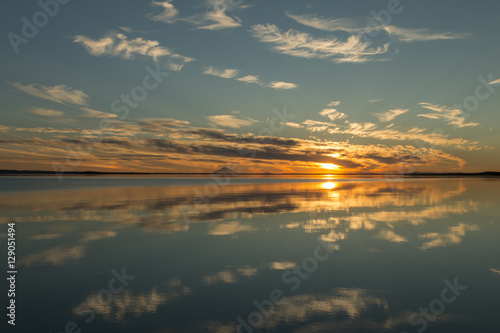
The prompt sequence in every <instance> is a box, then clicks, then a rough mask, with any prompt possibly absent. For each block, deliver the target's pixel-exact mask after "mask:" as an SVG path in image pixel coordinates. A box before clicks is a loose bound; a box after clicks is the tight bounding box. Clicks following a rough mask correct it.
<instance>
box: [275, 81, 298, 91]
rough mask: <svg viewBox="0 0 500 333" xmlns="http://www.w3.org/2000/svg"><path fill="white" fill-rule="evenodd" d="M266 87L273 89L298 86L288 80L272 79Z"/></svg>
mask: <svg viewBox="0 0 500 333" xmlns="http://www.w3.org/2000/svg"><path fill="white" fill-rule="evenodd" d="M268 87H270V88H273V89H295V88H297V87H298V85H296V84H295V83H290V82H280V81H273V82H271V83H269V85H268Z"/></svg>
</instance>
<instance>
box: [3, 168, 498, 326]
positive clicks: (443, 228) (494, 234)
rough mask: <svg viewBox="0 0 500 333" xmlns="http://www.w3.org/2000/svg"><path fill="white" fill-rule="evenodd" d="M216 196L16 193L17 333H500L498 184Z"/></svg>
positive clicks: (6, 202)
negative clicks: (499, 297)
mask: <svg viewBox="0 0 500 333" xmlns="http://www.w3.org/2000/svg"><path fill="white" fill-rule="evenodd" d="M208 182H210V180H208V179H203V178H198V179H184V180H182V179H165V178H153V179H151V178H147V179H145V178H142V179H137V178H134V179H127V180H124V179H123V178H116V179H109V178H96V177H86V178H83V177H74V178H71V177H67V178H65V180H64V181H63V183H62V185H61V184H59V183H58V182H57V181H55V180H54V179H48V178H22V177H20V178H1V179H0V214H1V215H0V222H1V223H0V228H1V229H2V230H0V233H3V235H2V236H4V237H5V233H7V223H9V222H13V221H14V222H16V233H17V235H16V238H17V250H16V251H17V256H16V259H17V269H18V274H17V281H16V283H17V285H16V304H17V313H16V331H18V332H35V331H36V332H54V333H55V332H64V331H65V330H66V331H68V332H71V331H75V332H77V330H78V329H81V331H82V332H157V333H176V332H214V333H226V332H237V331H240V332H423V331H425V332H440V333H443V332H498V324H497V318H498V314H499V310H500V305H499V302H498V296H499V295H500V242H499V236H500V223H499V216H500V210H499V209H498V203H499V202H500V187H499V185H500V182H499V181H498V180H495V179H479V178H477V179H406V180H401V181H395V182H386V181H384V180H383V179H368V180H367V179H356V180H349V179H345V178H344V179H334V178H331V179H323V180H321V179H316V180H305V179H299V180H291V179H280V180H272V179H266V180H265V181H264V182H262V181H260V180H256V179H246V180H243V179H240V180H232V181H231V182H230V184H229V185H225V184H222V185H220V186H204V185H205V184H207V183H208ZM212 185H213V183H212ZM47 188H50V189H51V190H46V191H41V189H47ZM204 193H207V194H204ZM0 240H2V243H0V247H1V249H2V250H1V254H0V260H1V261H2V263H5V262H6V261H7V258H6V242H5V238H2V239H0ZM2 267H4V268H5V265H4V264H2ZM3 271H4V273H3V274H5V269H4V270H3ZM4 281H5V280H4ZM3 285H4V286H5V287H4V288H5V289H4V290H7V289H8V288H7V286H6V285H5V283H4V284H3ZM4 294H5V292H4V291H2V295H4ZM4 297H5V296H4ZM4 304H7V303H6V302H4ZM3 320H5V316H4V319H3ZM4 323H5V322H4ZM4 323H2V325H4ZM68 328H69V329H68Z"/></svg>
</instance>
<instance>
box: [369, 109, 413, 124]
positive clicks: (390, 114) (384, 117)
mask: <svg viewBox="0 0 500 333" xmlns="http://www.w3.org/2000/svg"><path fill="white" fill-rule="evenodd" d="M408 111H409V110H408V109H393V110H389V111H386V112H383V113H373V115H374V116H375V117H377V118H378V119H379V120H380V121H381V122H388V121H391V120H393V119H394V118H396V117H397V116H399V115H402V114H404V113H406V112H408Z"/></svg>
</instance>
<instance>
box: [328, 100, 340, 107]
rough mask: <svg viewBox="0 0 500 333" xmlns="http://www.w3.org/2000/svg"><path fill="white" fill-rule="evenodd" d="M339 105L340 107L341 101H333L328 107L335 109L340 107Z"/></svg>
mask: <svg viewBox="0 0 500 333" xmlns="http://www.w3.org/2000/svg"><path fill="white" fill-rule="evenodd" d="M339 105H340V101H331V102H330V103H328V104H327V105H326V106H329V107H335V106H339Z"/></svg>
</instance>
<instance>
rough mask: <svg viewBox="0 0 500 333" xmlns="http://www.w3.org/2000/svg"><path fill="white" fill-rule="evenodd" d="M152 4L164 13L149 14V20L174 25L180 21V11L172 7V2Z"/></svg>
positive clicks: (154, 2) (155, 2)
mask: <svg viewBox="0 0 500 333" xmlns="http://www.w3.org/2000/svg"><path fill="white" fill-rule="evenodd" d="M151 4H152V5H153V6H156V7H161V8H162V11H161V12H160V13H156V14H155V13H149V14H148V15H146V16H147V17H148V18H149V19H151V20H153V21H159V22H164V23H174V22H175V21H177V20H178V15H179V11H178V10H177V9H176V8H175V7H174V5H172V1H153V2H151Z"/></svg>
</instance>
